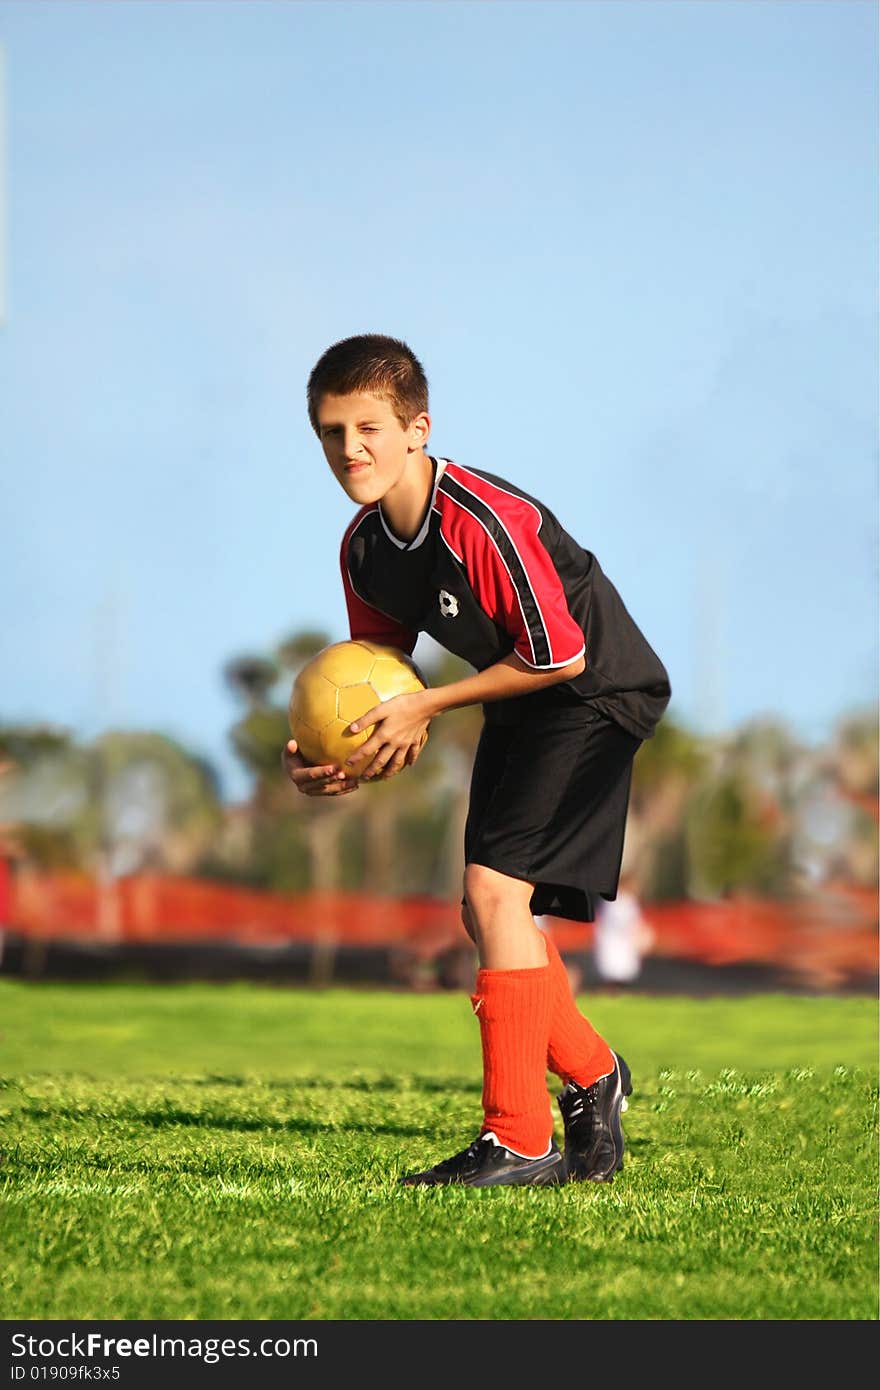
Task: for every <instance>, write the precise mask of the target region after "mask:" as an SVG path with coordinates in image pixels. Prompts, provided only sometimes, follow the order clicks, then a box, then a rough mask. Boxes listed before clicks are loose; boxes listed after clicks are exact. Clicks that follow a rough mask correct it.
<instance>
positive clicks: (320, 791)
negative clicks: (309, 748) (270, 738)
mask: <svg viewBox="0 0 880 1390" xmlns="http://www.w3.org/2000/svg"><path fill="white" fill-rule="evenodd" d="M281 766H282V767H283V768H284V771H285V772H286V773H287V775H288V777H289V778H290V780H291V782H292V783H293V785H294V786H295V787H296V789H297V791H299V792H302V793H303V795H304V796H341V795H342V794H343V793H344V792H356V791H357V785H358V784H357V778H356V777H354V776H352V775H351V774H350V773H346V772H344V771H343V770H342V769H341V768H339V767H337V766H336V765H335V764H333V763H331V764H328V766H326V767H310V766H309V764H308V763H307V762H306V761H305V759H304V758H303V755H302V753H300V751H299V748H298V747H297V743H296V739H293V738H292V739H291V740H290V742H289V743H287V744H285V746H284V749H283V751H282V754H281Z"/></svg>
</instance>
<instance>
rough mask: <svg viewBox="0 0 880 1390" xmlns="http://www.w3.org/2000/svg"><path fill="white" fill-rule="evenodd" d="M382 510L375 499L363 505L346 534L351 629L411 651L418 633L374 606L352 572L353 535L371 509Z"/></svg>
mask: <svg viewBox="0 0 880 1390" xmlns="http://www.w3.org/2000/svg"><path fill="white" fill-rule="evenodd" d="M378 510H379V508H378V506H377V505H376V504H375V503H374V504H373V505H372V506H369V507H361V509H360V511H359V512H358V513H357V515H356V517H355V518H354V520H353V521H352V523H351V525H350V526H349V528H348V530H347V531H346V533H345V535H344V536H343V538H342V546H341V548H340V551H339V565H340V569H341V570H342V587H343V590H344V591H345V606H346V608H347V610H348V626H349V631H350V633H351V636H352V638H353V639H354V640H355V641H357V639H358V638H359V637H361V638H363V639H364V641H373V642H381V643H384V645H385V646H388V647H398V648H399V649H400V650H401V651H404V652H409V653H411V652H412V650H413V647H414V646H415V645H416V638H417V636H418V633H416V632H412V631H411V630H410V629H409V628H408V627H404V625H403V623H399V622H398V621H397V619H396V618H392V617H390V616H389V615H388V614H387V613H383V612H382V610H381V609H379V608H374V607H373V605H372V604H371V603H367V601H366V599H363V598H361V596H360V594H358V593H356V592H355V587H354V583H353V582H352V578H351V572H350V570H349V568H348V547H349V545H350V544H351V539H352V537H353V536H354V534H355V532H356V531H357V529H358V527H359V526H360V524H361V522H362V521H363V520H364V519H365V518H366V517H368V516H369V515H370V513H371V512H375V511H378Z"/></svg>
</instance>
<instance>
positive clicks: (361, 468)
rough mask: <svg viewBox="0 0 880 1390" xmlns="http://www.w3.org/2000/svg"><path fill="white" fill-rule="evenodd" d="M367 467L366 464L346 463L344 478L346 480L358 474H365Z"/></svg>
mask: <svg viewBox="0 0 880 1390" xmlns="http://www.w3.org/2000/svg"><path fill="white" fill-rule="evenodd" d="M369 466H370V465H369V464H368V463H347V464H346V465H345V476H346V477H347V478H352V477H354V476H355V475H356V474H358V473H365V472H366V470H367V469H368V468H369Z"/></svg>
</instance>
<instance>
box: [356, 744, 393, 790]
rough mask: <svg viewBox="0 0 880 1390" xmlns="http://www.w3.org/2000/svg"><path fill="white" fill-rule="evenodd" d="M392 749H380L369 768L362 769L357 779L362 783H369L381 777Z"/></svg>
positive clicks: (389, 759)
mask: <svg viewBox="0 0 880 1390" xmlns="http://www.w3.org/2000/svg"><path fill="white" fill-rule="evenodd" d="M392 752H393V750H392V749H390V748H389V749H384V750H383V749H380V751H379V752H378V753H377V754H376V756H375V758H373V760H372V762H371V763H370V764H369V766H367V767H365V768H362V769H361V771H360V772H359V773H358V777H359V778H360V780H361V781H362V782H370V781H372V780H373V778H375V777H381V775H382V773H383V771H384V770H385V767H386V765H387V764H388V763H389V762H390V761H391V756H392Z"/></svg>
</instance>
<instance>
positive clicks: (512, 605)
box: [436, 463, 584, 669]
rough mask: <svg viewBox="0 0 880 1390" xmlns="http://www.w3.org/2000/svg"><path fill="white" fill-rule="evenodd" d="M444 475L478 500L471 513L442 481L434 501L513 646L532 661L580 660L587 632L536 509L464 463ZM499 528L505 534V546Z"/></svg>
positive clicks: (484, 603)
mask: <svg viewBox="0 0 880 1390" xmlns="http://www.w3.org/2000/svg"><path fill="white" fill-rule="evenodd" d="M445 476H446V477H448V478H450V479H451V480H452V481H453V482H455V483H456V484H457V485H458V487H459V488H460V489H463V490H464V492H465V493H469V494H470V495H471V496H472V497H473V498H474V499H475V509H474V510H473V511H471V510H469V509H468V505H467V501H466V500H462V499H460V498H459V497H454V498H453V497H450V496H449V495H448V493H445V492H444V491H443V482H442V480H441V484H440V489H439V491H438V493H437V503H436V505H437V510H438V511H439V512H440V531H441V534H442V536H443V539H444V540H445V541H446V544H447V545H448V546H449V548H450V549H451V550H452V551H453V552H454V553H455V554H457V555H460V556H461V558H462V560H463V562H464V565H465V568H466V570H467V575H468V579H469V581H470V584H471V588H472V589H473V591H474V594H475V596H476V598H477V601H478V603H479V604H480V607H481V608H482V609H483V610H484V612H485V613H487V614H488V615H489V617H490V618H492V619H493V621H494V622H497V623H498V624H499V625H500V626H501V627H503V628H504V629H505V631H506V632H509V633H510V635H511V637H513V639H514V651H515V652H516V654H517V656H520V657H522V659H523V661H525V662H526V663H527V664H528V665H530V666H534V667H536V668H539V669H550V668H551V667H554V666H567V665H568V664H569V662H571V661H576V660H577V658H578V657H580V656H582V655H583V652H584V634H583V631H582V630H581V627H580V624H579V623H577V622H575V620H574V618H573V617H572V616H571V613H570V612H569V608H568V602H567V600H566V597H565V590H564V589H563V587H562V581H561V579H560V578H559V574H558V572H557V570H556V567H555V565H554V564H553V561H552V560H551V558H550V555H549V553H548V552H547V549H546V548H545V546H544V545H543V543H542V541H541V539H540V535H539V531H540V527H541V522H542V517H541V513H540V511H539V510H538V508H537V507H536V506H535V505H534V503H533V502H529V501H527V500H526V499H525V498H524V497H517V496H516V494H515V493H512V492H507V491H505V490H504V489H502V488H500V487H497V486H495V484H493V483H489V482H487V481H486V479H485V478H480V477H478V476H477V475H476V474H475V473H471V472H470V470H469V469H467V468H462V467H461V465H460V464H456V463H448V464H447V465H446V470H445ZM485 509H488V511H489V513H491V516H490V517H489V518H488V519H489V520H490V521H491V523H492V529H490V528H489V526H487V525H486V517H485ZM480 513H482V518H483V519H481V515H480ZM493 530H494V531H496V532H497V533H500V536H501V543H500V544H499V540H498V539H496V536H495V535H493V534H492V532H493ZM508 542H509V545H510V547H511V548H512V552H513V556H512V558H513V559H514V560H515V561H518V563H517V564H515V566H514V567H513V572H512V567H511V565H509V564H508V562H507V561H506V560H505V556H504V554H503V550H502V547H503V548H507V543H508ZM548 653H549V660H548Z"/></svg>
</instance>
